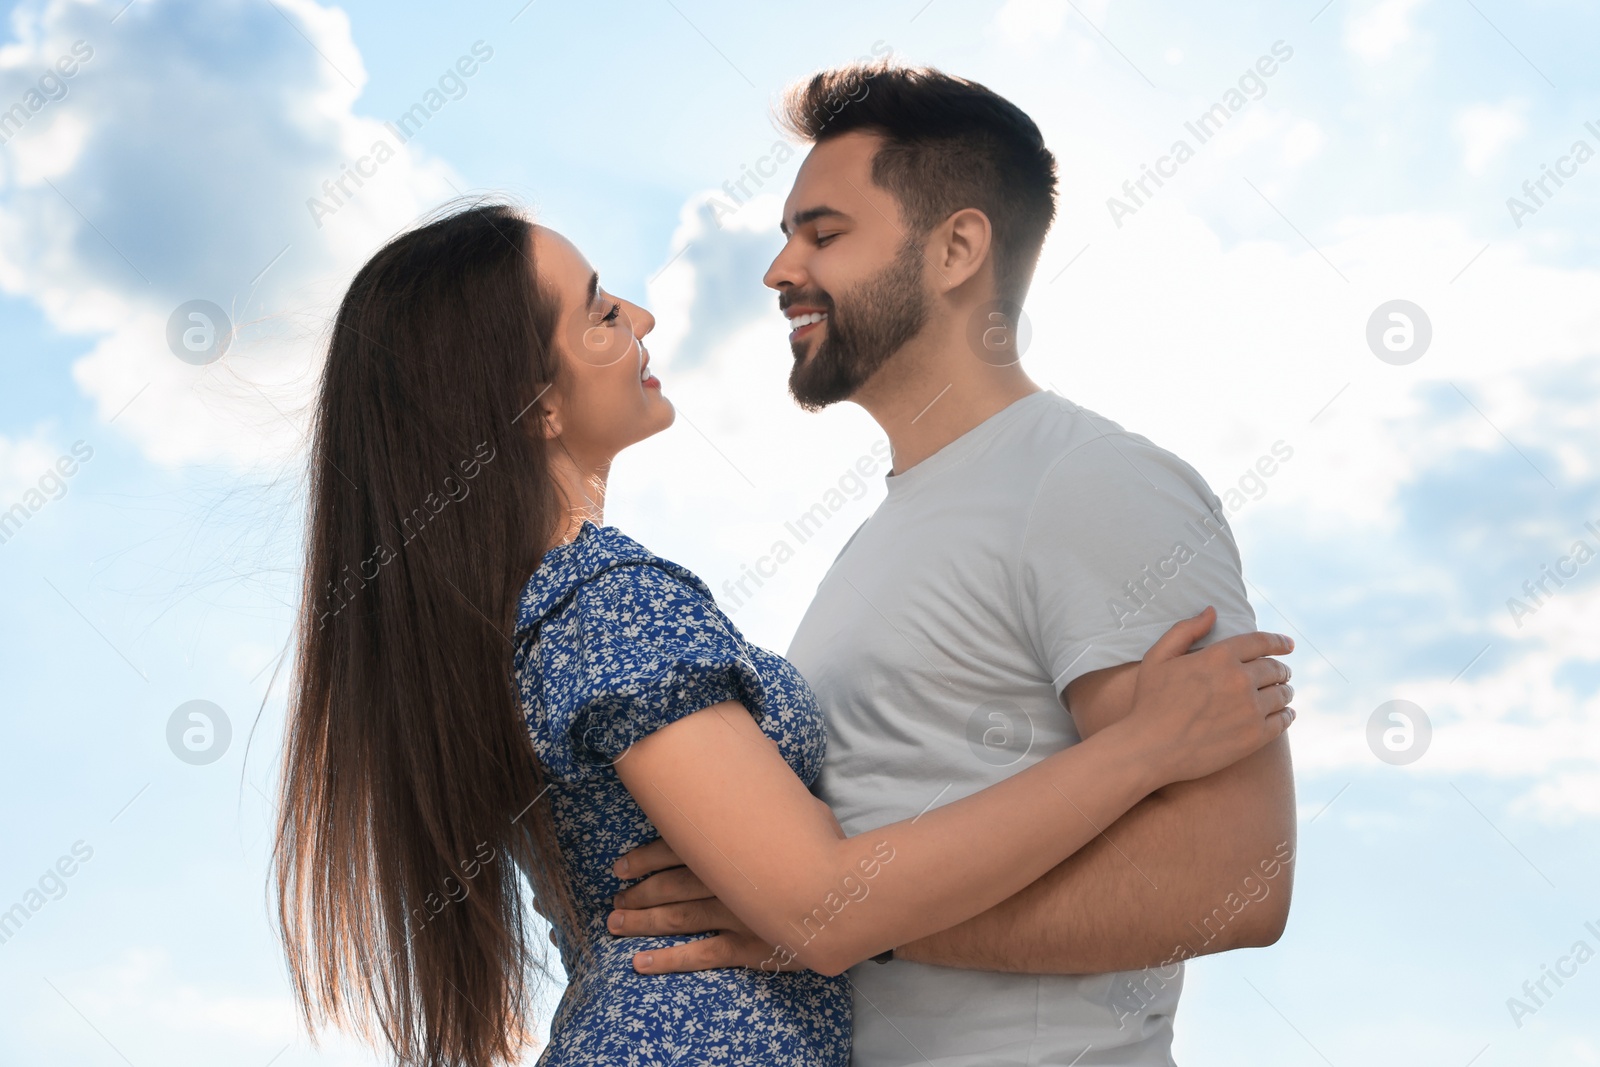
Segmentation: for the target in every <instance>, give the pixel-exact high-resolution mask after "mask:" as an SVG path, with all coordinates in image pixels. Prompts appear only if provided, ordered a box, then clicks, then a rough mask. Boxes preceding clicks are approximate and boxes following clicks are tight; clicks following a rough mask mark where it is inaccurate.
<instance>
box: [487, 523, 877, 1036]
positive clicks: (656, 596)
mask: <svg viewBox="0 0 1600 1067" xmlns="http://www.w3.org/2000/svg"><path fill="white" fill-rule="evenodd" d="M513 670H514V681H515V684H516V686H517V690H518V693H519V694H520V696H521V700H522V707H523V711H524V712H525V713H526V715H527V722H528V728H529V731H530V732H531V735H532V738H533V747H534V750H535V752H536V753H537V755H538V757H539V760H540V762H541V764H542V765H543V767H544V770H545V773H546V777H547V779H548V781H549V793H548V795H549V797H550V802H551V811H552V814H553V817H554V821H555V828H556V835H557V838H558V840H559V842H560V845H561V849H562V853H563V855H564V857H565V859H566V861H567V864H568V869H569V871H570V875H571V882H572V887H573V892H574V894H575V895H576V898H577V907H578V914H579V917H580V919H581V921H582V925H583V929H584V937H585V941H586V945H587V948H588V950H589V953H590V958H591V960H592V962H591V964H590V966H589V968H588V970H587V971H586V973H582V974H573V970H574V968H575V966H576V964H577V959H578V956H577V953H576V952H575V951H574V949H575V946H573V945H571V944H568V943H566V939H565V937H563V936H561V935H560V934H559V933H558V935H557V941H558V947H559V948H560V950H561V957H562V961H563V963H564V964H565V965H566V967H567V970H568V973H569V975H570V976H571V980H570V981H569V984H568V986H567V989H566V992H565V994H564V995H563V996H562V998H561V1004H560V1006H559V1007H558V1008H557V1011H556V1015H555V1018H554V1020H553V1021H552V1023H551V1036H550V1044H549V1047H548V1048H547V1049H546V1050H545V1052H544V1054H543V1055H542V1056H541V1057H540V1059H539V1065H540V1067H580V1065H581V1067H612V1065H619V1067H621V1065H626V1067H691V1065H695V1067H698V1065H700V1064H729V1065H733V1064H763V1065H771V1067H801V1065H804V1067H844V1065H846V1064H848V1062H849V1059H850V1034H851V998H850V991H849V986H848V984H847V982H846V979H845V978H844V977H843V976H842V975H841V976H838V977H829V976H826V975H821V974H817V973H816V972H814V971H798V972H785V973H781V974H769V973H766V972H763V971H760V970H750V969H744V968H731V969H724V970H715V971H696V972H691V973H688V974H665V975H644V974H638V973H637V972H635V971H634V969H633V955H634V953H635V952H641V951H647V950H650V949H654V948H665V947H667V946H670V945H680V944H686V943H688V942H690V941H694V940H697V939H698V937H699V936H706V935H697V936H674V937H630V938H618V937H615V936H613V935H612V934H611V933H610V932H609V931H607V930H606V926H605V920H606V915H607V914H609V912H610V911H611V898H612V897H613V896H614V895H615V894H616V893H618V892H620V891H621V890H622V889H624V888H626V887H627V886H629V885H633V884H635V882H634V881H623V880H621V879H618V878H617V877H616V876H615V875H614V874H612V872H611V865H612V863H614V862H615V861H616V859H617V858H618V857H619V856H621V855H622V854H623V853H625V852H627V851H629V850H630V849H633V848H636V847H638V846H639V845H642V844H645V843H646V842H648V841H651V840H653V839H655V838H656V837H658V836H660V835H659V834H658V833H657V832H656V829H655V827H654V826H653V825H651V823H650V821H649V819H647V818H646V817H645V815H644V812H643V811H641V810H640V809H639V806H638V805H637V804H635V803H634V800H633V797H632V795H631V794H629V792H628V790H627V789H626V788H625V787H624V786H623V785H622V782H621V780H620V779H618V777H617V774H616V771H615V769H614V768H613V766H612V764H613V762H614V761H615V760H616V759H617V758H618V757H620V756H621V755H622V753H623V752H625V751H626V750H627V748H628V746H629V745H631V744H633V743H634V742H635V741H637V740H638V739H639V738H641V737H643V736H645V735H646V734H648V733H650V732H651V731H653V730H657V729H659V728H661V727H662V726H665V725H667V724H668V723H670V722H674V721H676V720H677V719H680V718H682V717H683V716H685V715H689V714H692V713H693V712H696V711H698V710H700V709H701V708H706V707H710V706H711V705H713V704H717V703H720V702H722V701H725V700H738V701H740V702H741V703H743V704H744V705H745V706H746V707H747V708H749V709H750V711H751V713H752V714H753V715H754V716H755V717H756V719H757V722H758V723H759V725H760V727H761V729H762V731H763V732H764V733H766V735H767V736H768V737H771V738H772V739H773V740H774V741H775V742H776V743H777V745H778V750H779V752H780V753H782V755H783V757H784V759H785V760H786V761H787V762H788V764H789V766H790V767H792V768H793V769H794V772H795V774H796V775H798V776H799V778H800V779H801V781H803V782H804V783H805V784H806V785H808V786H809V785H810V784H811V783H812V782H813V781H814V780H815V778H816V776H817V773H818V772H819V771H820V770H821V769H822V757H823V752H824V748H825V744H826V739H825V735H824V731H823V720H822V713H821V710H820V709H819V708H818V706H817V702H816V698H815V696H814V695H813V694H812V692H811V689H810V687H809V686H808V685H807V684H806V681H805V679H804V678H803V677H801V675H800V672H799V671H798V670H796V669H795V668H794V666H793V665H792V664H790V663H789V661H788V660H786V659H784V658H783V657H782V656H779V655H776V654H774V653H772V652H769V651H767V650H766V649H763V648H759V647H757V646H754V645H751V644H750V643H748V642H747V641H746V640H745V639H744V637H743V635H742V634H740V633H739V630H738V628H737V627H735V626H734V624H733V622H732V620H731V619H729V618H728V617H727V616H726V615H725V614H724V613H723V612H722V610H721V609H720V608H718V607H717V605H716V601H715V600H714V599H713V597H712V595H711V590H710V589H709V588H708V587H707V586H706V584H705V583H704V582H702V581H701V580H700V579H699V578H698V577H697V576H696V575H695V574H694V573H693V572H691V571H689V570H688V569H686V568H684V567H682V566H680V565H678V564H676V563H673V562H671V561H670V560H666V559H662V558H661V557H659V556H656V555H654V554H653V553H651V552H649V551H648V550H647V549H645V548H644V547H643V546H641V545H640V544H639V543H638V542H636V541H634V540H633V539H632V538H630V537H628V536H627V535H626V534H624V533H622V532H621V531H620V530H618V529H617V528H616V527H613V526H596V525H595V524H594V523H592V522H586V523H584V524H583V527H582V529H581V530H580V531H579V534H578V536H577V537H576V538H575V539H574V540H572V541H570V542H568V543H567V544H564V545H558V546H557V547H555V548H553V549H551V550H550V551H549V552H548V553H546V555H545V557H544V559H543V561H542V562H541V563H540V566H539V569H538V570H537V571H535V572H534V574H533V577H532V578H530V579H529V580H528V583H527V585H526V586H525V587H524V589H523V591H522V595H521V599H520V601H519V603H518V614H517V633H516V652H515V656H514V661H513Z"/></svg>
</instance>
